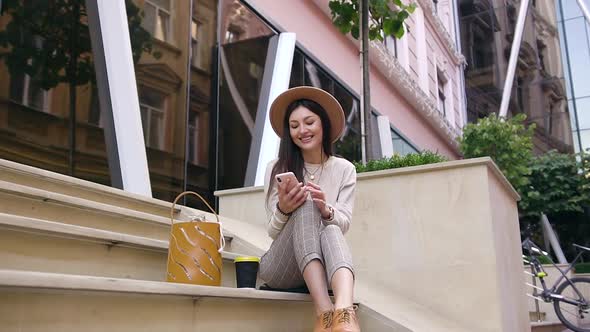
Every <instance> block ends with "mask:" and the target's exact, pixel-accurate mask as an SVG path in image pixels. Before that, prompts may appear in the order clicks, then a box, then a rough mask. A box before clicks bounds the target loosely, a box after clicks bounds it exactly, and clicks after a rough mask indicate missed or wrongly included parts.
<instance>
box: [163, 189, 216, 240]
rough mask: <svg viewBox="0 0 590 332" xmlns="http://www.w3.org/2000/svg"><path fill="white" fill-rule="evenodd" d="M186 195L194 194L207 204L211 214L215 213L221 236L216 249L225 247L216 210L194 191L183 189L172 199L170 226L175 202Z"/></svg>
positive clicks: (172, 220)
mask: <svg viewBox="0 0 590 332" xmlns="http://www.w3.org/2000/svg"><path fill="white" fill-rule="evenodd" d="M186 195H195V196H197V197H199V198H200V199H201V201H202V202H203V203H205V205H207V207H208V208H209V210H210V211H211V213H213V215H215V219H216V220H217V223H218V224H219V236H221V246H220V248H219V250H217V251H218V252H222V251H223V248H225V237H224V236H223V228H222V227H221V221H219V216H218V215H217V212H215V210H214V209H213V208H212V207H211V205H209V203H207V201H206V200H205V199H204V198H203V196H201V195H199V194H198V193H196V192H194V191H185V192H182V193H180V194H179V195H178V196H176V198H175V199H174V202H172V207H171V208H170V226H172V225H174V207H175V206H176V203H178V200H179V199H181V198H182V197H184V196H186Z"/></svg>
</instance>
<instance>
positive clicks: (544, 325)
mask: <svg viewBox="0 0 590 332" xmlns="http://www.w3.org/2000/svg"><path fill="white" fill-rule="evenodd" d="M531 332H571V330H570V329H568V328H566V327H564V326H563V324H562V323H561V322H532V323H531Z"/></svg>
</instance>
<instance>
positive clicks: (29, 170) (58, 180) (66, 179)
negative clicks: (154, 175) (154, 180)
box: [0, 159, 180, 212]
mask: <svg viewBox="0 0 590 332" xmlns="http://www.w3.org/2000/svg"><path fill="white" fill-rule="evenodd" d="M0 172H3V173H5V174H6V173H13V174H16V175H19V176H27V177H30V178H33V179H37V180H39V181H46V182H49V183H52V184H56V185H64V186H68V187H69V188H75V189H78V190H83V191H87V192H90V193H92V194H100V195H106V196H111V197H112V198H113V199H115V200H126V201H136V202H138V203H141V204H145V205H151V206H156V207H158V208H161V209H163V210H166V211H170V208H171V207H172V203H169V202H166V201H162V200H159V199H155V198H151V197H146V196H143V195H138V194H134V193H130V192H126V191H124V190H121V189H117V188H113V187H109V186H105V185H102V184H98V183H94V182H90V181H86V180H82V179H78V178H75V177H71V176H67V175H63V174H60V173H55V172H51V171H47V170H44V169H40V168H36V167H33V166H28V165H24V164H19V163H16V162H12V161H9V160H5V159H0ZM179 211H180V209H179V208H176V209H175V212H179Z"/></svg>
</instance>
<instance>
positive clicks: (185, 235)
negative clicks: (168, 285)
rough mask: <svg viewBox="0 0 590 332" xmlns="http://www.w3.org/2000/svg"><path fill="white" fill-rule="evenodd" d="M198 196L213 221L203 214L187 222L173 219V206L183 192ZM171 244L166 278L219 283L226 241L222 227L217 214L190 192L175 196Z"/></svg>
mask: <svg viewBox="0 0 590 332" xmlns="http://www.w3.org/2000/svg"><path fill="white" fill-rule="evenodd" d="M189 194H190V195H195V196H197V197H199V198H200V199H201V200H202V201H203V203H205V205H207V207H208V208H209V209H210V210H211V212H212V213H213V214H214V215H215V219H216V221H207V220H205V216H200V217H196V218H192V220H190V221H175V220H174V207H175V206H176V203H177V202H178V200H179V199H180V198H182V197H183V196H185V195H189ZM170 223H171V230H170V244H169V247H168V265H167V268H166V280H167V281H169V282H179V283H187V284H198V285H206V286H219V285H220V284H221V269H222V264H223V263H222V258H221V251H222V250H223V247H224V246H225V240H224V238H223V233H222V230H221V223H220V222H219V216H218V215H217V213H215V210H214V209H213V208H212V207H211V206H210V205H209V203H207V201H205V199H203V197H202V196H201V195H199V194H197V193H196V192H193V191H185V192H183V193H181V194H180V195H178V196H177V197H176V199H175V200H174V203H172V207H171V210H170Z"/></svg>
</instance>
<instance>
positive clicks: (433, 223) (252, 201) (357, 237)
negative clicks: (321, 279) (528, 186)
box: [216, 158, 530, 332]
mask: <svg viewBox="0 0 590 332" xmlns="http://www.w3.org/2000/svg"><path fill="white" fill-rule="evenodd" d="M216 195H217V196H218V197H219V199H220V214H221V215H223V216H227V217H231V218H235V219H239V220H243V221H247V222H249V223H251V224H253V225H256V226H258V227H260V228H261V229H262V228H263V227H264V225H265V223H266V216H265V211H264V203H263V202H264V193H263V190H262V188H261V187H254V188H242V189H237V190H226V191H219V192H217V193H216ZM517 200H518V195H517V193H516V192H515V191H514V189H513V188H512V187H511V186H510V184H509V183H508V181H507V180H506V179H505V178H504V177H503V175H502V174H501V172H500V171H499V170H498V168H497V167H496V166H495V165H494V163H493V162H492V161H491V159H489V158H478V159H470V160H461V161H452V162H445V163H440V164H433V165H425V166H417V167H408V168H402V169H394V170H385V171H378V172H370V173H363V174H359V175H358V181H357V189H356V202H355V209H354V215H353V224H352V226H351V228H350V231H349V232H348V233H347V239H348V240H349V244H350V246H351V249H352V251H353V257H354V260H355V269H356V277H357V286H356V297H357V299H359V300H361V301H366V302H368V303H371V304H372V305H373V307H374V308H384V309H383V310H388V309H386V308H388V307H391V306H392V303H393V302H395V301H397V299H406V300H407V302H404V303H406V305H401V306H398V307H397V308H396V310H397V314H398V317H397V319H398V320H400V319H402V320H403V318H404V317H405V316H404V315H407V317H412V318H408V326H410V327H412V326H411V325H412V324H415V325H414V326H413V328H414V329H416V330H423V331H426V330H428V331H450V330H453V331H475V330H477V331H519V332H520V331H530V327H529V315H528V312H527V302H526V300H525V297H524V296H523V294H525V286H524V283H523V272H522V266H523V265H522V259H521V254H522V250H521V246H520V235H519V228H518V212H517ZM409 303H412V304H414V305H415V306H418V307H419V309H416V308H408V307H409V306H410V305H409ZM393 304H395V303H393ZM400 310H401V311H404V312H402V313H399V311H400ZM420 312H426V313H428V317H430V318H426V317H423V318H420ZM385 314H387V313H385ZM391 314H392V315H394V314H396V313H395V312H393V310H392V312H391ZM400 316H401V318H400ZM416 319H427V320H429V321H434V322H435V323H433V324H432V326H425V325H420V324H418V325H416V324H417V323H416V322H415V320H416Z"/></svg>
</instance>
